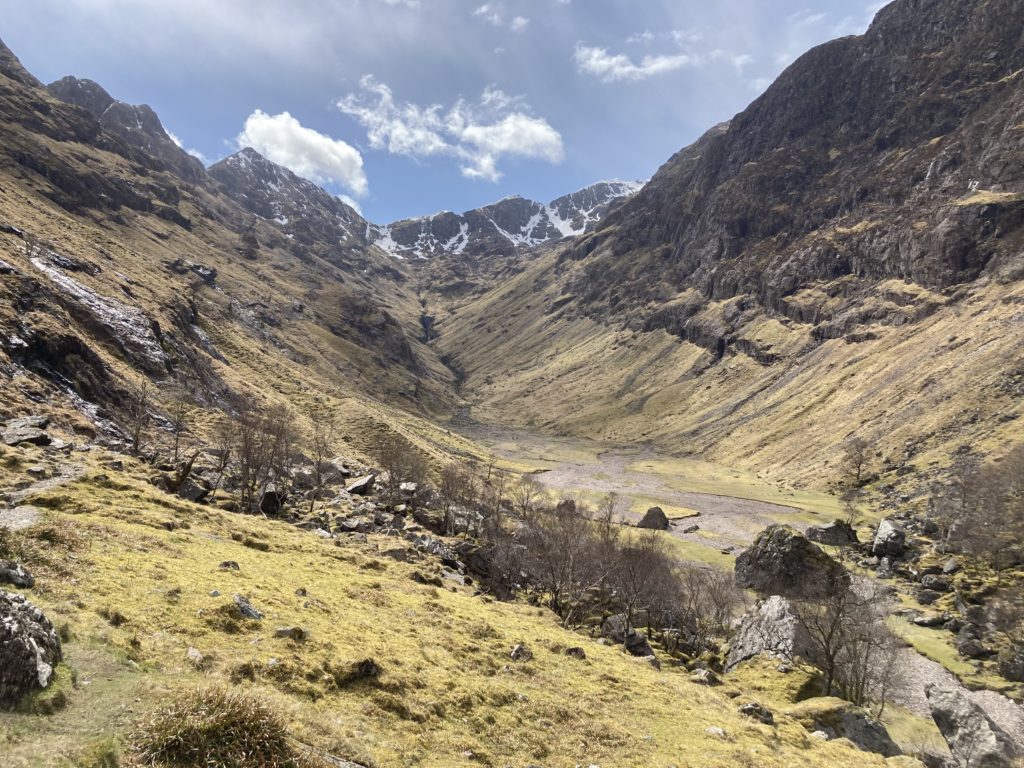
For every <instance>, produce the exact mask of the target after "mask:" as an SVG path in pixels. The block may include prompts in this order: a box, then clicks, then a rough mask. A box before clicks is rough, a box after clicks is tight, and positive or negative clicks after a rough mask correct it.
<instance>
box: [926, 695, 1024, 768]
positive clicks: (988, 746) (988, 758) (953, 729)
mask: <svg viewBox="0 0 1024 768" xmlns="http://www.w3.org/2000/svg"><path fill="white" fill-rule="evenodd" d="M925 695H926V696H927V697H928V705H929V707H931V711H932V719H933V720H935V724H936V725H937V726H939V731H941V732H942V737H943V738H944V739H945V740H946V743H947V744H949V749H950V751H952V753H953V756H954V757H955V758H956V760H957V761H958V762H959V764H960V765H970V766H977V768H1011V766H1013V765H1014V761H1015V759H1016V758H1017V757H1019V756H1020V754H1019V752H1018V750H1017V749H1016V747H1015V746H1014V743H1013V740H1012V739H1011V738H1010V737H1009V736H1008V735H1007V734H1006V732H1005V731H1003V729H1002V728H1000V727H999V726H998V725H996V724H995V723H994V722H992V720H991V719H989V717H988V716H987V715H986V714H985V713H984V712H983V711H982V709H981V707H979V706H978V705H977V704H975V703H974V702H973V701H971V700H970V699H968V698H967V697H966V696H964V695H963V694H962V693H961V692H959V691H956V690H954V689H952V688H942V687H940V686H937V685H934V684H930V685H928V686H926V687H925Z"/></svg>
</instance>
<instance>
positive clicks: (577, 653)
mask: <svg viewBox="0 0 1024 768" xmlns="http://www.w3.org/2000/svg"><path fill="white" fill-rule="evenodd" d="M565 655H566V656H568V657H569V658H571V659H580V660H583V659H586V658H587V652H586V651H584V650H583V649H582V648H580V647H579V646H573V647H572V648H566V649H565Z"/></svg>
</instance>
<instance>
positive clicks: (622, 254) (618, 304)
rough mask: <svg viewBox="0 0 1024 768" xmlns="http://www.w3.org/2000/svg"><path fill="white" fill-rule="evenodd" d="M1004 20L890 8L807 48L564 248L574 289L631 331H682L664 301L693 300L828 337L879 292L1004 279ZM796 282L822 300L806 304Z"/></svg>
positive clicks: (925, 6) (1018, 77) (1017, 12)
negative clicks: (572, 267)
mask: <svg viewBox="0 0 1024 768" xmlns="http://www.w3.org/2000/svg"><path fill="white" fill-rule="evenodd" d="M1021 18H1022V5H1021V3H1020V2H1016V1H1015V0H989V1H986V2H957V3H948V2H941V0H918V1H916V2H909V1H906V0H902V1H901V2H896V3H893V4H892V5H890V6H888V7H886V8H885V9H883V10H882V11H881V12H880V13H879V14H878V17H877V18H876V19H875V21H874V23H873V24H872V25H871V27H870V29H869V30H868V31H867V33H866V34H864V35H863V36H859V37H847V38H843V39H840V40H836V41H833V42H830V43H827V44H825V45H822V46H819V47H817V48H815V49H814V50H812V51H809V52H808V53H807V54H805V55H804V56H802V57H801V58H800V59H799V60H797V61H796V62H795V63H794V64H793V65H792V66H790V67H789V68H788V69H787V70H786V71H785V72H784V73H783V74H782V75H781V76H780V77H779V79H778V80H777V81H776V82H775V83H774V84H773V85H772V86H771V87H770V88H769V89H768V90H767V92H766V93H765V94H764V95H763V96H761V97H760V98H759V99H757V100H756V101H755V102H754V103H753V104H751V106H750V107H749V108H748V109H746V110H745V111H744V112H742V113H740V114H739V115H737V116H736V118H735V119H734V120H732V121H731V122H730V123H729V124H728V125H727V126H723V127H720V128H716V129H715V130H713V131H712V132H711V133H710V134H708V135H707V136H705V137H704V138H703V139H702V140H701V141H699V142H698V143H697V144H696V145H694V146H693V147H690V148H688V149H686V150H684V151H682V152H680V153H679V154H677V155H676V156H675V157H673V158H672V159H671V160H669V161H668V163H666V164H665V165H664V166H663V167H662V168H661V169H660V170H659V171H658V173H657V174H656V175H655V177H654V178H653V179H652V180H651V182H650V183H649V184H648V185H647V186H646V187H645V188H644V189H643V190H642V191H641V192H640V193H639V194H638V195H637V196H636V197H635V198H634V199H633V200H631V201H629V202H628V203H626V204H625V205H623V206H622V207H621V208H620V209H618V210H617V211H616V212H614V213H613V214H612V215H611V216H610V217H609V218H608V219H606V220H605V221H604V222H602V224H601V226H600V227H599V228H598V230H597V231H596V232H595V233H594V235H593V236H592V237H590V238H588V239H585V240H583V241H581V242H580V244H579V245H578V246H575V247H574V248H573V250H572V253H571V255H570V258H585V260H586V262H587V264H586V268H585V269H584V270H583V272H582V273H581V275H580V277H579V279H578V280H577V281H576V282H575V284H574V287H575V289H576V290H577V291H578V292H579V293H580V295H581V296H582V297H583V298H584V301H585V302H586V303H587V304H589V305H591V306H593V307H602V308H608V307H611V308H618V310H619V311H625V310H626V309H630V310H636V309H638V308H639V307H641V306H643V310H642V311H640V312H636V313H634V314H633V315H632V317H631V322H632V323H633V324H634V325H642V324H644V323H646V324H647V325H648V326H653V327H664V328H667V329H669V330H672V331H673V332H677V331H678V332H682V333H684V334H685V333H687V326H688V322H689V320H690V317H688V315H692V314H695V313H696V311H697V310H698V309H699V308H700V306H701V304H702V302H700V301H696V302H694V301H689V300H687V301H683V302H680V301H679V299H680V298H681V296H682V294H683V293H685V292H686V291H687V290H688V289H695V290H696V291H697V292H698V294H699V295H700V296H702V297H705V298H706V299H710V300H723V299H730V298H733V297H739V296H745V297H748V299H749V300H750V301H751V302H753V304H756V305H757V306H760V307H762V308H764V309H766V310H770V311H771V312H773V313H775V314H778V315H780V316H783V317H787V318H790V319H793V320H795V321H798V322H810V323H811V324H812V325H813V326H814V327H815V330H816V332H817V333H818V334H819V335H824V336H832V335H836V334H840V335H841V334H845V333H847V332H850V331H853V330H854V329H855V328H856V326H857V325H858V322H857V320H856V319H842V318H841V317H840V316H839V315H840V314H841V312H842V311H843V310H845V309H847V308H848V307H850V306H851V305H852V304H853V303H855V300H856V296H857V295H858V294H860V295H865V294H869V293H872V292H874V286H876V285H877V284H878V283H879V282H881V281H884V280H887V279H893V278H895V279H899V280H906V281H908V282H911V283H914V284H917V285H920V286H922V287H925V288H929V289H934V290H938V291H946V290H947V289H950V288H951V287H953V286H956V285H961V284H964V283H969V282H971V281H973V280H976V279H977V278H979V277H980V276H981V275H982V274H983V273H984V274H987V275H991V276H1001V277H1004V278H1009V279H1016V278H1018V277H1020V272H1019V270H1020V264H1019V262H1018V260H1017V258H1016V257H1017V256H1018V255H1019V252H1020V246H1021V242H1022V240H1021V238H1022V231H1021V225H1022V223H1024V194H1022V192H1024V171H1022V166H1021V163H1020V158H1021V152H1022V149H1024V130H1022V128H1021V125H1022V124H1024V89H1022V87H1021V85H1022V82H1024V71H1022V67H1024V27H1022V25H1021V24H1020V23H1018V22H1020V21H1021ZM851 280H852V281H853V283H851ZM812 286H820V287H824V286H833V287H832V288H826V289H825V290H824V293H825V294H826V296H823V297H822V298H821V299H819V300H817V301H811V302H808V301H807V300H806V299H804V298H802V297H801V292H802V291H804V290H806V289H808V288H810V287H812ZM837 293H838V294H842V296H843V297H844V298H843V300H841V301H839V302H838V304H839V305H841V308H840V307H837V306H835V304H836V303H835V302H833V301H831V299H832V298H834V296H835V295H836V294H837ZM829 294H831V295H829ZM837 310H838V311H837ZM602 311H603V309H602ZM883 320H884V318H883ZM731 327H734V326H733V324H729V323H727V324H725V326H723V333H722V334H721V339H722V341H724V342H726V343H728V341H729V335H730V332H731V331H730V328H731Z"/></svg>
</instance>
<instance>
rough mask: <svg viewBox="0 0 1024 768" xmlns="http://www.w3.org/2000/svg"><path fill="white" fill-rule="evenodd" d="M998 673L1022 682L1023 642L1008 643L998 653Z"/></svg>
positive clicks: (1010, 679) (1023, 668)
mask: <svg viewBox="0 0 1024 768" xmlns="http://www.w3.org/2000/svg"><path fill="white" fill-rule="evenodd" d="M999 674H1000V675H1002V676H1003V677H1005V678H1006V679H1007V680H1009V681H1011V682H1014V683H1024V643H1010V645H1008V646H1007V647H1006V648H1004V649H1003V650H1002V651H1001V652H1000V653H999Z"/></svg>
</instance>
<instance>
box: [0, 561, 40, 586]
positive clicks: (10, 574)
mask: <svg viewBox="0 0 1024 768" xmlns="http://www.w3.org/2000/svg"><path fill="white" fill-rule="evenodd" d="M0 584H11V585H13V586H15V587H21V588H23V589H31V588H32V587H34V586H35V584H36V580H35V579H34V578H33V577H32V574H31V573H29V572H28V571H27V570H26V569H25V566H23V565H22V564H21V563H13V562H7V561H4V560H0Z"/></svg>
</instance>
